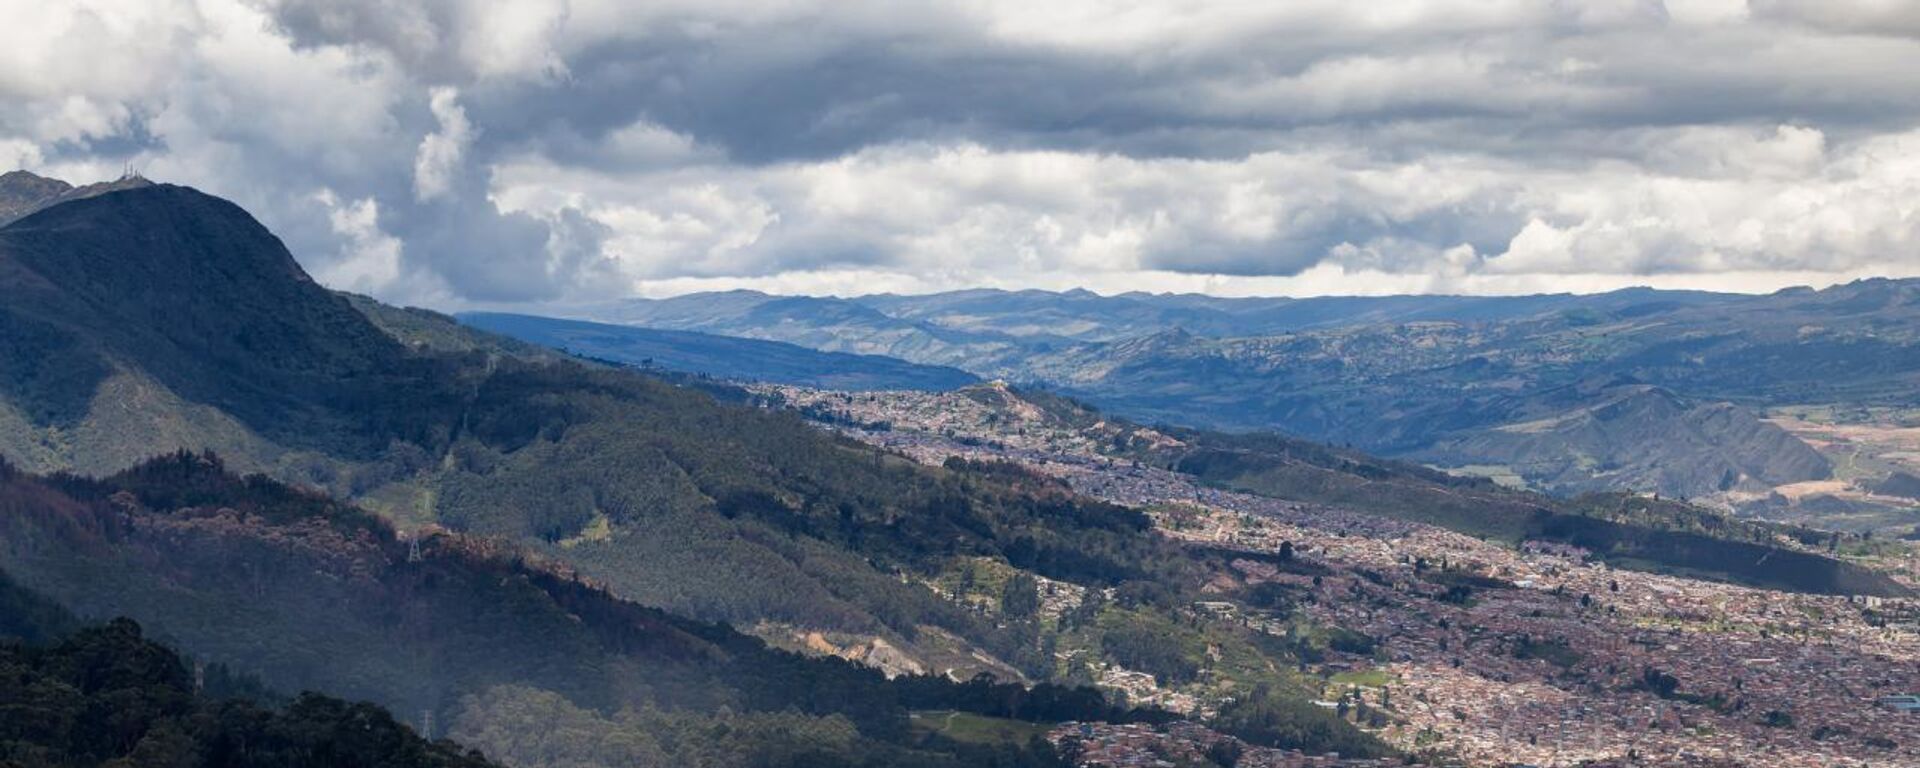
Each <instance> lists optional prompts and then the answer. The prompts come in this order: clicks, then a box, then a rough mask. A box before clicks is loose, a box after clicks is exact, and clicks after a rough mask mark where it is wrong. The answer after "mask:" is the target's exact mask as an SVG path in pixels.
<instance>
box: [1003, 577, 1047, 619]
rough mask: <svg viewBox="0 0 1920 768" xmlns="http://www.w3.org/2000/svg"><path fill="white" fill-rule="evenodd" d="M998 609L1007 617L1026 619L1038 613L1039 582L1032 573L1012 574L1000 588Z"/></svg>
mask: <svg viewBox="0 0 1920 768" xmlns="http://www.w3.org/2000/svg"><path fill="white" fill-rule="evenodd" d="M1000 611H1001V612H1002V613H1004V614H1006V615H1007V616H1008V617H1009V618H1014V619H1028V618H1032V617H1033V616H1034V615H1036V614H1038V613H1040V583H1039V581H1038V580H1036V579H1034V578H1033V576H1032V575H1030V574H1026V573H1018V574H1014V576H1013V578H1011V579H1007V584H1006V586H1005V587H1004V588H1002V589H1001V590H1000Z"/></svg>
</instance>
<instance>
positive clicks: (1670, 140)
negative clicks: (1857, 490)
mask: <svg viewBox="0 0 1920 768" xmlns="http://www.w3.org/2000/svg"><path fill="white" fill-rule="evenodd" d="M1913 8H1914V6H1913V4H1912V3H1902V2H1889V1H1888V0H1833V1H1832V2H1811V1H1808V2H1802V1H1801V0H1751V1H1750V2H1749V1H1748V0H1609V1H1607V2H1577V3H1576V2H1538V1H1536V0H1493V1H1492V2H1488V1H1487V0H1471V1H1470V0H1385V1H1384V2H1373V3H1354V2H1351V1H1350V0H1303V1H1302V2H1289V3H1205V2H1202V3H1190V2H1179V1H1177V0H1169V1H1167V2H1114V1H1113V0H1062V1H1061V2H1049V3H1032V2H1026V1H1025V0H1022V1H1021V2H1014V1H1013V0H990V1H988V2H972V3H952V2H936V1H934V0H925V1H915V2H886V1H884V0H850V1H849V2H841V3H818V2H805V1H802V0H791V1H783V2H773V3H769V2H752V1H750V0H661V1H660V2H649V3H645V4H638V5H636V4H633V3H625V2H618V0H526V2H517V3H511V4H500V3H493V2H484V1H483V0H422V1H419V2H402V1H399V0H327V1H326V2H320V1H318V0H154V2H149V3H120V2H112V1H111V0H72V1H71V2H60V3H46V2H32V1H30V0H0V19H5V20H6V21H5V22H4V23H0V164H7V165H17V166H30V167H35V168H38V169H42V170H47V171H51V172H56V173H66V174H70V175H73V176H74V177H75V178H73V179H72V180H74V181H77V182H85V181H90V180H93V178H97V177H98V176H101V175H112V174H113V173H116V172H117V171H118V170H119V168H120V167H121V166H122V165H123V164H125V163H126V162H133V163H135V164H136V165H138V166H140V167H142V168H143V169H145V170H146V171H147V172H148V173H149V174H150V175H152V176H155V177H158V178H162V179H166V180H171V181H180V182H184V183H190V184H195V185H198V186H201V187H203V188H205V189H207V190H208V191H211V192H215V193H217V194H221V195H224V196H227V197H231V198H233V199H235V200H237V201H238V202H240V203H242V204H243V205H245V206H247V207H248V208H249V209H250V210H253V211H254V212H256V213H257V214H258V215H260V216H261V217H262V218H263V219H265V220H266V221H267V223H268V224H269V225H270V226H271V227H273V228H274V229H275V230H276V231H277V232H279V233H281V234H282V235H283V237H285V239H286V240H287V241H288V242H289V244H290V245H291V246H293V248H294V249H295V251H296V255H297V256H298V257H299V258H301V259H302V261H303V262H304V263H305V264H307V265H308V267H309V268H310V269H311V270H312V271H313V272H314V273H315V274H316V275H318V276H319V277H320V278H321V279H322V280H326V281H328V282H330V283H332V284H337V285H340V286H342V287H351V288H354V289H356V290H367V291H373V292H376V293H379V294H381V295H383V296H386V297H388V298H394V299H397V300H403V301H419V302H459V301H464V300H506V299H509V298H518V299H552V298H556V297H564V296H566V295H571V294H587V293H601V292H606V291H609V290H613V291H618V290H622V289H628V288H630V289H632V290H638V291H645V292H659V291H664V290H681V289H691V288H693V287H697V286H723V285H752V286H756V287H774V288H784V289H785V290H800V291H809V292H814V291H836V292H841V291H859V290H862V289H861V286H868V288H867V290H910V289H911V290H929V289H935V288H951V287H959V286H964V285H970V284H994V285H1004V286H1019V285H1025V284H1032V285H1040V286H1048V287H1071V286H1072V285H1076V284H1078V285H1086V286H1089V287H1095V288H1100V289H1106V290H1123V289H1129V288H1147V289H1158V288H1161V287H1167V288H1171V287H1174V286H1189V287H1199V288H1204V289H1206V290H1211V291H1218V292H1248V291H1253V290H1256V289H1258V290H1276V291H1278V290H1285V291H1288V292H1315V291H1332V292H1341V293H1367V292H1380V291H1382V290H1408V291H1428V290H1449V291H1512V290H1534V289H1540V290H1570V289H1583V288H1604V287H1612V286H1615V285H1618V284H1631V283H1643V282H1644V283H1657V284H1675V285H1679V284H1689V285H1690V284H1693V282H1695V281H1707V282H1711V281H1712V280H1714V279H1724V280H1727V281H1732V282H1735V283H1737V284H1739V285H1741V286H1763V287H1774V286H1766V285H1765V284H1766V283H1767V281H1770V280H1772V281H1780V280H1793V281H1798V282H1821V281H1822V280H1824V278H1823V277H1822V276H1832V277H1839V276H1853V275H1859V274H1872V273H1887V274H1904V273H1907V272H1911V271H1913V268H1912V267H1911V266H1910V265H1912V264H1914V263H1915V262H1916V257H1915V256H1914V254H1915V252H1916V248H1920V234H1916V224H1915V222H1916V221H1920V213H1917V212H1916V210H1915V205H1916V204H1915V203H1914V202H1913V201H1915V200H1920V181H1916V179H1920V168H1916V167H1915V163H1916V162H1920V161H1916V160H1915V158H1916V157H1920V139H1917V138H1916V136H1920V16H1916V15H1915V13H1914V10H1913Z"/></svg>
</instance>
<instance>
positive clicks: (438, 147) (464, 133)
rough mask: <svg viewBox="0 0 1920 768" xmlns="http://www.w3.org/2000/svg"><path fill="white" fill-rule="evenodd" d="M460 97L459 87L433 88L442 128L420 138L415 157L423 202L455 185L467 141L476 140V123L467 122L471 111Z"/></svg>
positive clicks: (417, 190) (415, 181) (417, 192)
mask: <svg viewBox="0 0 1920 768" xmlns="http://www.w3.org/2000/svg"><path fill="white" fill-rule="evenodd" d="M459 100H460V91H459V90H458V89H454V88H448V87H439V88H434V89H433V92H432V96H431V102H430V105H431V108H432V110H433V118H434V120H435V121H437V122H438V123H439V124H440V128H439V130H436V131H434V132H433V133H429V134H427V136H426V138H423V139H421V140H420V149H419V151H418V152H416V153H415V154H414V158H413V195H414V197H415V198H416V199H418V200H421V201H423V202H424V201H428V200H433V199H435V198H438V197H443V196H445V195H446V194H447V193H448V192H449V191H450V190H451V189H452V188H453V183H454V175H455V174H457V173H459V172H460V165H461V163H462V162H463V161H464V159H465V157H466V153H467V145H468V144H470V143H472V141H473V124H472V123H469V122H467V111H466V110H464V109H462V108H461V107H460V101H459Z"/></svg>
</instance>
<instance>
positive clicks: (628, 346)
mask: <svg viewBox="0 0 1920 768" xmlns="http://www.w3.org/2000/svg"><path fill="white" fill-rule="evenodd" d="M458 317H459V320H460V322H462V323H465V324H467V325H470V326H472V327H474V328H478V329H480V330H483V331H488V332H491V333H497V334H500V335H502V336H507V337H511V338H515V339H519V340H521V341H525V342H529V343H533V344H541V345H545V346H548V347H552V348H554V349H560V350H565V351H567V352H569V353H572V354H575V355H580V356H583V357H588V358H594V359H599V360H604V361H607V362H612V363H618V364H620V365H627V366H635V367H639V368H656V367H657V368H662V369H666V370H674V371H683V372H688V373H698V374H703V375H708V376H715V377H719V378H722V379H736V380H751V381H769V382H775V383H779V384H795V385H800V386H807V387H819V388H822V389H839V390H847V391H854V392H859V391H865V390H875V389H934V390H939V389H953V388H955V387H961V386H966V385H968V384H972V383H974V382H977V381H979V380H980V379H979V378H978V377H976V376H974V375H973V374H970V373H967V372H965V371H962V370H959V369H957V368H948V367H946V366H933V365H919V364H916V363H909V362H907V361H905V360H901V359H899V358H893V357H885V356H881V355H855V354H848V353H845V352H821V351H817V350H813V349H809V348H807V347H802V346H799V345H795V344H786V343H782V342H777V341H762V340H759V339H747V338H740V337H736V336H716V335H714V334H710V333H698V332H694V331H666V330H659V329H653V328H635V327H632V326H625V325H609V324H605V323H589V322H583V321H579V320H556V319H552V318H545V317H535V316H532V315H512V314H500V313H489V312H469V313H464V314H461V315H458Z"/></svg>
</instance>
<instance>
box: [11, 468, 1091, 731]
mask: <svg viewBox="0 0 1920 768" xmlns="http://www.w3.org/2000/svg"><path fill="white" fill-rule="evenodd" d="M0 474H4V478H0V507H4V508H6V509H7V510H9V514H8V515H7V516H6V517H5V518H4V519H3V520H0V569H4V571H5V572H6V573H8V574H11V576H12V577H13V578H14V579H16V580H17V582H18V584H19V585H20V586H21V587H24V588H30V589H33V590H35V591H37V592H39V593H40V594H43V595H46V596H48V597H50V598H52V600H53V601H55V602H56V603H58V604H59V605H61V606H64V607H66V608H68V609H70V610H72V611H73V612H75V613H78V614H80V615H81V616H83V617H87V618H93V619H96V620H97V619H99V618H100V617H109V616H128V617H133V618H134V619H137V620H138V621H139V622H140V623H141V624H143V625H145V626H147V627H148V628H150V630H151V631H152V632H153V633H154V634H156V635H157V636H161V637H167V638H171V639H172V640H173V642H176V643H177V644H178V645H179V646H180V647H182V648H186V649H191V651H192V652H193V654H194V655H195V657H196V658H197V659H198V660H199V661H200V662H201V663H213V664H218V665H221V666H222V667H223V668H231V669H235V670H244V671H245V672H247V673H249V674H252V675H257V676H258V677H259V679H260V680H261V681H262V682H263V683H264V684H265V685H266V686H267V687H269V688H271V689H276V690H323V691H328V692H333V693H338V694H340V695H345V696H348V697H352V698H356V699H367V700H371V701H374V702H378V703H380V704H382V705H385V706H387V707H389V708H392V709H394V710H396V711H401V712H409V713H422V712H426V713H431V714H430V715H423V717H432V718H433V719H434V720H435V721H437V722H440V723H446V724H449V725H452V726H453V730H454V733H455V735H456V736H458V737H460V738H461V740H462V741H464V742H466V743H469V744H473V745H475V746H482V747H485V748H488V749H499V748H502V747H503V746H504V743H503V742H501V741H497V740H498V739H505V738H509V737H514V738H523V737H525V736H528V735H530V734H527V733H525V732H522V731H516V730H514V726H513V725H512V724H513V720H512V718H514V717H518V716H521V714H522V713H523V711H524V708H525V707H528V706H534V704H535V703H536V702H543V701H545V700H546V697H557V700H559V701H563V702H571V704H570V706H577V707H582V708H584V710H585V711H589V712H595V711H618V710H621V709H623V708H632V709H643V708H644V709H646V710H647V712H648V715H647V717H645V718H642V719H641V720H640V722H637V723H632V724H629V725H628V726H627V728H628V729H630V731H629V732H628V733H626V734H625V735H624V737H623V738H627V739H658V740H661V741H663V742H666V741H668V739H669V738H670V735H669V734H670V733H671V732H672V731H673V730H675V729H681V730H685V731H686V732H685V733H683V734H681V735H679V736H678V737H677V740H676V742H669V743H668V744H667V745H663V746H662V747H660V753H659V754H657V755H655V756H654V757H653V758H652V759H648V760H642V761H640V762H639V763H638V764H640V765H662V766H667V765H687V764H698V763H700V760H696V759H694V757H695V756H696V755H698V754H700V753H703V752H708V751H715V750H736V749H737V750H741V751H744V752H746V753H748V754H749V757H750V756H751V754H753V753H756V752H761V753H769V752H777V751H781V750H800V751H802V752H809V751H810V752H812V753H814V756H813V758H811V759H814V760H820V761H828V762H833V764H858V765H870V764H871V765H886V764H900V763H902V762H903V761H904V762H917V763H919V764H927V765H960V764H969V761H971V760H972V759H973V758H972V757H970V756H969V755H972V754H973V753H972V752H969V751H968V750H965V749H960V750H954V749H951V748H950V745H939V744H933V745H928V744H926V743H925V742H924V740H922V739H919V738H917V737H916V736H915V735H914V734H913V733H912V732H911V730H910V729H909V728H908V717H907V713H908V708H909V707H910V706H919V707H925V708H959V709H962V710H968V711H976V712H980V713H982V714H989V715H1001V716H1016V717H1025V718H1033V719H1071V718H1099V719H1108V718H1114V717H1117V716H1120V715H1122V714H1124V713H1117V712H1113V711H1111V710H1109V709H1108V708H1107V706H1106V704H1105V703H1104V701H1103V700H1102V699H1101V697H1100V696H1099V695H1098V694H1096V693H1093V692H1091V691H1087V690H1084V689H1083V690H1078V691H1071V690H1067V689H1056V688H1052V687H1048V686H1042V687H1040V688H1038V689H1034V690H1032V691H1029V690H1027V689H1025V688H1022V687H1020V686H1016V685H997V686H995V685H990V684H987V683H976V684H974V685H973V687H972V688H968V687H967V686H965V685H962V684H959V683H954V682H952V681H949V680H946V679H943V678H931V677H928V678H900V679H896V680H892V681H890V680H888V679H887V678H886V677H884V676H883V675H882V674H881V673H879V672H878V671H874V670H871V669H866V668H862V667H858V666H855V665H853V664H849V663H847V662H843V661H840V660H838V659H810V658H805V657H802V656H798V655H794V654H790V653H785V652H781V651H776V650H771V649H768V648H767V647H766V646H765V645H764V644H763V643H762V642H761V641H759V640H757V639H754V638H751V637H747V636H744V635H741V634H739V633H737V632H734V631H732V630H730V629H728V628H726V627H723V626H717V625H709V624H703V623H700V622H694V621H689V620H685V619H681V618H678V617H674V616H672V615H669V614H666V613H664V612H661V611H658V610H654V609H648V608H642V607H640V606H636V605H633V604H631V603H626V602H623V601H620V600H618V599H616V598H614V597H612V596H611V595H608V594H607V593H606V592H605V591H604V590H601V589H598V588H595V587H593V586H591V585H588V584H586V583H583V582H581V581H579V580H577V579H575V578H573V577H570V576H568V575H567V574H566V573H564V572H562V571H556V570H553V569H552V568H550V567H546V566H540V565H536V564H532V563H529V562H527V561H526V560H525V559H524V558H523V556H521V555H519V554H517V553H515V552H513V551H512V550H511V549H509V548H503V547H501V546H499V545H497V544H490V543H488V542H485V541H481V540H477V539H470V538H466V537H462V536H458V535H455V534H446V533H441V534H435V535H433V536H431V537H428V538H425V540H424V541H421V540H419V539H415V540H412V541H404V540H402V539H400V538H399V537H398V536H397V535H396V534H395V533H394V532H393V530H392V529H391V528H389V527H388V526H386V525H385V524H384V523H382V522H381V521H379V520H377V519H375V518H373V517H372V516H370V515H367V514H366V513H364V512H361V511H359V510H356V509H354V508H351V507H348V506H346V505H342V504H338V503H336V502H332V501H331V500H328V499H325V498H323V497H320V496H316V495H313V494H310V493H305V492H301V491H298V490H295V489H292V488H288V487H286V486H282V485H280V484H278V483H274V482H272V481H269V480H266V479H265V478H261V477H253V478H239V477H235V476H233V475H231V474H228V473H227V472H225V471H224V468H223V467H221V466H220V465H219V463H218V462H217V461H215V460H213V459H210V458H207V457H200V456H193V455H188V454H180V455H176V456H172V457H168V458H165V459H160V460H156V461H154V462H151V463H148V464H144V465H141V466H140V467H137V468H135V469H132V470H129V471H127V472H124V473H121V474H118V475H115V476H113V477H110V478H106V479H103V480H84V479H77V478H71V477H55V478H37V477H33V476H28V475H25V474H22V473H18V472H14V471H11V470H6V471H4V473H0ZM181 674H184V671H183V672H181ZM542 706H548V705H545V704H542ZM721 708H726V709H729V710H731V711H732V712H734V713H737V715H738V717H739V721H738V722H737V723H736V731H735V732H734V733H731V734H724V733H707V732H705V731H703V730H701V729H700V728H698V727H696V724H697V723H698V722H699V721H700V719H701V718H705V719H709V720H710V719H711V718H712V717H713V715H714V713H715V712H716V711H718V710H719V709H721ZM656 710H658V711H656ZM696 716H697V717H696ZM656 728H657V729H659V730H657V731H653V732H649V731H650V730H652V729H656ZM782 728H800V729H805V728H813V729H823V730H824V731H829V732H830V731H834V730H836V729H837V730H840V731H843V733H842V734H841V738H840V742H841V743H839V744H838V745H836V744H835V743H834V742H832V741H823V742H822V743H820V744H811V743H808V742H807V741H805V740H796V739H794V738H793V737H791V736H783V735H782V734H781V732H780V729H782ZM611 730H614V731H616V732H617V731H619V730H621V729H611ZM928 746H931V747H932V748H931V749H922V747H928ZM836 749H839V750H844V751H843V752H836V751H835V750H836ZM1019 749H1020V747H1018V746H1017V745H1016V748H1015V749H1014V750H1013V752H1011V753H1008V754H1006V755H1002V758H1001V759H1010V758H1011V757H1012V756H1014V755H1015V754H1017V753H1018V751H1019ZM981 752H982V754H986V753H990V752H991V750H982V751H981ZM837 761H844V763H842V762H837ZM750 762H751V761H750V760H748V761H747V763H742V764H748V763H750ZM521 764H529V765H542V764H545V761H544V760H531V761H523V762H522V763H521ZM628 764H634V763H631V762H630V763H628ZM725 764H729V765H731V764H734V763H725ZM1002 764H1005V763H1002ZM1033 764H1045V763H1033Z"/></svg>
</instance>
